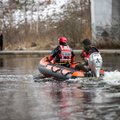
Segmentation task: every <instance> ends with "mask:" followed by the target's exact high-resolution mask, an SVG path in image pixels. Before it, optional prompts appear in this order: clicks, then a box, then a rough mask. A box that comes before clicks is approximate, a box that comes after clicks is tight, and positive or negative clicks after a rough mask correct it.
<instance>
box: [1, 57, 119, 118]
mask: <svg viewBox="0 0 120 120" xmlns="http://www.w3.org/2000/svg"><path fill="white" fill-rule="evenodd" d="M41 57H42V56H39V57H38V56H32V57H31V56H29V57H25V56H24V57H13V56H9V57H8V56H7V57H5V56H4V57H1V58H0V120H119V119H120V72H119V71H120V56H119V55H103V60H104V63H103V66H104V67H105V69H106V70H107V72H106V77H105V78H104V79H103V80H100V81H97V80H88V79H87V78H84V79H82V80H81V79H80V80H78V81H79V82H70V83H69V82H65V81H64V82H58V81H55V80H53V81H52V80H51V81H49V80H48V81H46V82H35V81H34V78H35V77H36V76H39V71H38V69H37V67H38V63H39V60H40V58H41ZM37 79H39V77H38V78H37Z"/></svg>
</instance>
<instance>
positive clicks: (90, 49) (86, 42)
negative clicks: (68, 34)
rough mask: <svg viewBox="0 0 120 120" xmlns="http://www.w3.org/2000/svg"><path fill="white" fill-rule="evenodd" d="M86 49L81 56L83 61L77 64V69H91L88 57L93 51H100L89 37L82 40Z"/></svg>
mask: <svg viewBox="0 0 120 120" xmlns="http://www.w3.org/2000/svg"><path fill="white" fill-rule="evenodd" d="M82 44H83V47H84V49H83V50H82V53H81V55H80V57H81V58H82V60H83V62H81V63H80V64H79V65H77V66H76V69H77V70H83V71H85V72H87V71H89V68H88V59H89V57H90V55H91V54H92V53H93V52H99V51H98V49H97V48H96V47H94V46H92V44H91V40H89V39H84V40H83V41H82Z"/></svg>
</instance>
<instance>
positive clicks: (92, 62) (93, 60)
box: [88, 52, 102, 78]
mask: <svg viewBox="0 0 120 120" xmlns="http://www.w3.org/2000/svg"><path fill="white" fill-rule="evenodd" d="M88 65H89V67H90V69H91V72H92V75H93V76H95V77H97V78H98V77H100V70H101V67H102V57H101V55H100V53H99V52H94V53H92V54H91V55H90V57H89V60H88Z"/></svg>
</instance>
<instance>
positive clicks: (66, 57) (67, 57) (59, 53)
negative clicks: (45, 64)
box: [49, 37, 75, 67]
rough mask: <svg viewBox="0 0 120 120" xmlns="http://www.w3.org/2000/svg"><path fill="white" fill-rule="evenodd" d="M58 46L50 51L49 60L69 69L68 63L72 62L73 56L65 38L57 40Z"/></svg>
mask: <svg viewBox="0 0 120 120" xmlns="http://www.w3.org/2000/svg"><path fill="white" fill-rule="evenodd" d="M58 41H59V45H58V46H57V47H56V48H55V49H54V50H53V51H52V54H51V55H50V57H49V60H50V61H52V62H53V63H54V64H60V65H62V66H65V67H70V63H73V62H74V57H75V54H74V52H73V51H72V49H71V48H70V46H69V45H68V44H67V41H68V40H67V38H66V37H60V38H58Z"/></svg>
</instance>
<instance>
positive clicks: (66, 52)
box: [59, 45, 71, 63]
mask: <svg viewBox="0 0 120 120" xmlns="http://www.w3.org/2000/svg"><path fill="white" fill-rule="evenodd" d="M60 50H61V53H60V54H59V58H60V62H61V63H66V62H71V49H70V47H69V46H68V45H67V46H63V45H60Z"/></svg>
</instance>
